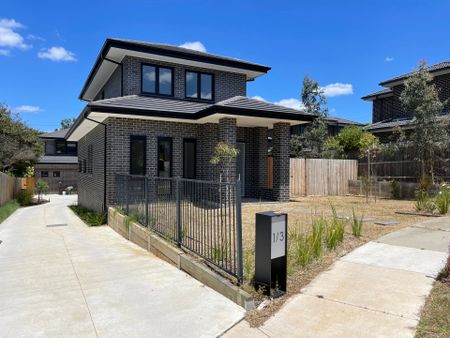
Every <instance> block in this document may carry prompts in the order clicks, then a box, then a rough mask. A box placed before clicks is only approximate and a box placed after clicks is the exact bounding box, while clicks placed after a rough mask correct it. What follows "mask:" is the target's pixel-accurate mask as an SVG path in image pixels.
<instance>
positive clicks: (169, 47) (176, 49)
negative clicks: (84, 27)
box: [108, 38, 270, 71]
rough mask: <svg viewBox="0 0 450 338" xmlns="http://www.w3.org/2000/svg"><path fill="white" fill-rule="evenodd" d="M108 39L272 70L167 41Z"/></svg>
mask: <svg viewBox="0 0 450 338" xmlns="http://www.w3.org/2000/svg"><path fill="white" fill-rule="evenodd" d="M108 40H109V41H111V42H115V41H117V42H123V43H129V44H133V45H136V46H142V47H150V48H155V49H160V50H166V51H171V52H178V53H185V54H191V55H195V56H207V57H210V58H214V59H217V60H226V61H232V62H239V63H241V64H242V65H248V66H256V67H263V68H266V71H268V70H270V67H267V66H264V65H261V64H258V63H254V62H248V61H244V60H241V59H237V58H233V57H229V56H222V55H217V54H212V53H207V52H201V51H197V50H193V49H189V48H184V47H179V46H174V45H169V44H166V43H156V42H147V41H139V40H130V39H117V38H109V39H108Z"/></svg>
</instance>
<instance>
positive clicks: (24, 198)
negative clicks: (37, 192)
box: [16, 189, 33, 206]
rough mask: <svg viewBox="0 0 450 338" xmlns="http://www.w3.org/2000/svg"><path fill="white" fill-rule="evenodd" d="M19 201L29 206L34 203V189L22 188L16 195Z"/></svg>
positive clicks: (22, 204)
mask: <svg viewBox="0 0 450 338" xmlns="http://www.w3.org/2000/svg"><path fill="white" fill-rule="evenodd" d="M16 200H17V203H19V204H20V205H21V206H27V205H31V204H33V191H32V190H27V189H25V190H21V191H20V192H19V193H18V194H17V197H16Z"/></svg>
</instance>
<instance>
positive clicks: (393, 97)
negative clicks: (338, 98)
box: [362, 61, 450, 142]
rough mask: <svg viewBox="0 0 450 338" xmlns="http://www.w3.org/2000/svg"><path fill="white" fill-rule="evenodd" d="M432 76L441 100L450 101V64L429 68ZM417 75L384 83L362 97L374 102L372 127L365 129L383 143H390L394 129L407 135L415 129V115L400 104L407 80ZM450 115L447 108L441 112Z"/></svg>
mask: <svg viewBox="0 0 450 338" xmlns="http://www.w3.org/2000/svg"><path fill="white" fill-rule="evenodd" d="M427 70H428V72H429V73H430V75H431V76H432V77H433V82H434V84H435V86H436V88H437V89H438V91H439V98H440V100H441V101H445V100H448V99H449V98H450V61H444V62H440V63H437V64H434V65H431V66H429V67H427ZM413 73H414V72H409V73H406V74H402V75H399V76H396V77H394V78H392V79H389V80H386V81H383V82H381V83H380V86H382V87H385V88H384V89H382V90H379V91H376V92H374V93H372V94H369V95H366V96H364V97H362V99H363V100H365V101H370V102H372V124H370V125H369V126H367V127H366V130H367V131H370V132H371V133H373V134H374V135H376V136H378V137H379V138H380V139H381V141H383V142H388V141H389V138H390V136H391V135H392V131H393V130H394V128H395V127H397V126H398V127H400V128H402V129H404V130H405V131H406V132H407V131H408V130H410V129H411V128H412V124H411V122H412V118H413V116H412V114H411V113H410V112H405V111H404V110H403V108H402V105H401V102H400V99H399V97H400V94H401V92H402V91H403V88H404V84H403V83H404V81H405V80H406V79H407V78H408V77H409V76H410V75H412V74H413ZM442 114H443V115H446V114H448V106H447V107H446V108H445V109H444V111H443V112H442Z"/></svg>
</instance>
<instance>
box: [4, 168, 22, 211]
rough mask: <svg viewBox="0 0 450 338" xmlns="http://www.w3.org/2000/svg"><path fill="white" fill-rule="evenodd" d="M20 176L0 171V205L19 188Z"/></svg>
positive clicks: (9, 198)
mask: <svg viewBox="0 0 450 338" xmlns="http://www.w3.org/2000/svg"><path fill="white" fill-rule="evenodd" d="M20 180H21V179H20V178H17V177H13V176H9V175H6V174H4V173H2V172H0V205H2V204H4V203H6V202H8V201H10V200H12V199H13V198H14V195H15V194H17V192H18V191H19V190H20V182H21V181H20Z"/></svg>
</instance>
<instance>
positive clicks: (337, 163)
mask: <svg viewBox="0 0 450 338" xmlns="http://www.w3.org/2000/svg"><path fill="white" fill-rule="evenodd" d="M289 171H290V183H289V188H290V189H289V191H290V196H310V195H313V196H314V195H317V196H344V195H347V194H348V193H349V190H348V181H349V180H356V179H357V178H358V161H357V160H335V159H315V158H311V159H304V158H291V159H290V169H289Z"/></svg>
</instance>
